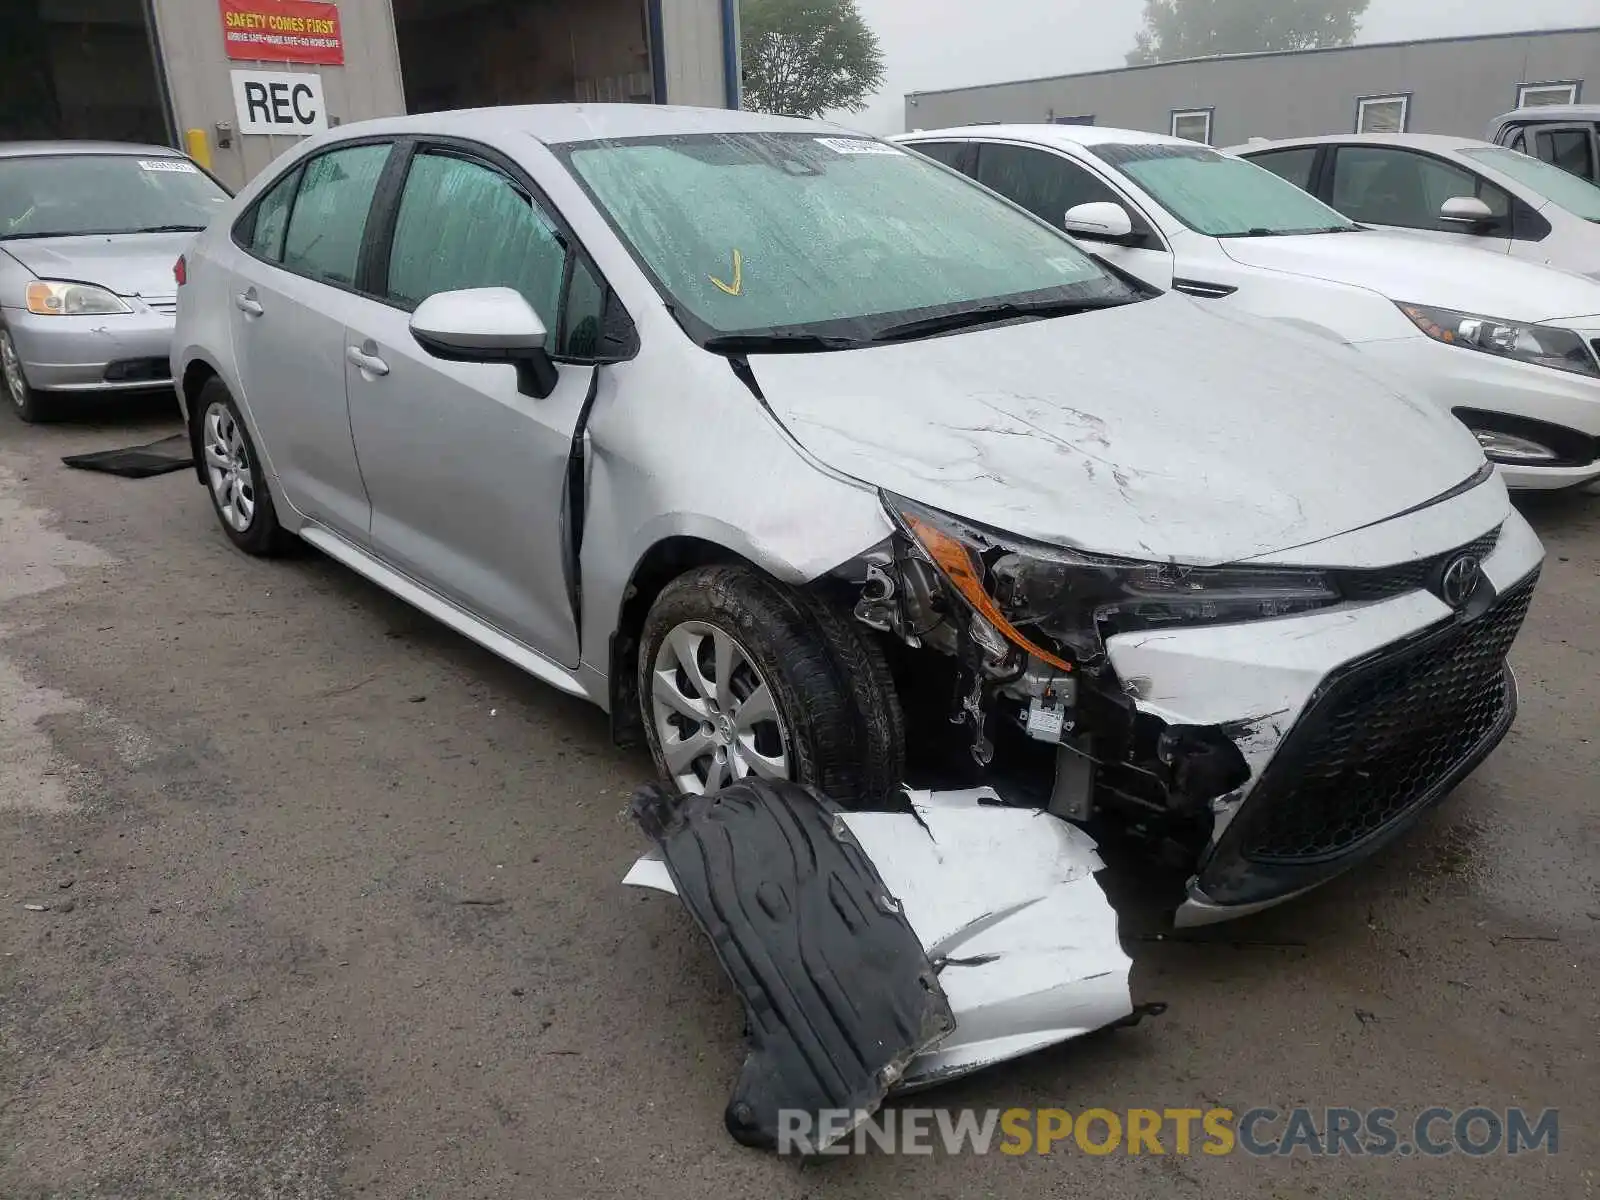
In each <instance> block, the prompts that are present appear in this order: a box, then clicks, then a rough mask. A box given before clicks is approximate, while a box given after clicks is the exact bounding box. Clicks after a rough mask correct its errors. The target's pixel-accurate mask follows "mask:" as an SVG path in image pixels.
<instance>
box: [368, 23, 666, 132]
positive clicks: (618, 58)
mask: <svg viewBox="0 0 1600 1200" xmlns="http://www.w3.org/2000/svg"><path fill="white" fill-rule="evenodd" d="M394 14H395V27H396V33H397V35H398V38H399V43H400V71H401V75H402V77H403V78H404V80H405V91H406V108H407V110H408V111H410V112H414V113H415V112H438V111H440V110H442V109H450V108H477V107H480V106H484V105H495V104H549V103H559V102H563V101H572V100H581V101H611V102H623V103H637V104H648V103H650V102H651V101H652V100H653V99H654V98H655V93H654V87H653V84H652V78H653V77H652V73H651V69H650V34H649V21H648V16H647V7H646V2H645V0H395V5H394Z"/></svg>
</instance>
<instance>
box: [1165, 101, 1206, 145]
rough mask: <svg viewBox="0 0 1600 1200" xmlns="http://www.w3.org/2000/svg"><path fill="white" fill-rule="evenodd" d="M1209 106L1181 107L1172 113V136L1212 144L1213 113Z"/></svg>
mask: <svg viewBox="0 0 1600 1200" xmlns="http://www.w3.org/2000/svg"><path fill="white" fill-rule="evenodd" d="M1213 111H1214V110H1213V109H1209V108H1191V109H1180V110H1177V111H1175V112H1173V114H1172V136H1173V137H1180V138H1185V139H1187V140H1188V141H1191V142H1199V143H1200V144H1201V145H1202V146H1209V145H1211V114H1212V112H1213Z"/></svg>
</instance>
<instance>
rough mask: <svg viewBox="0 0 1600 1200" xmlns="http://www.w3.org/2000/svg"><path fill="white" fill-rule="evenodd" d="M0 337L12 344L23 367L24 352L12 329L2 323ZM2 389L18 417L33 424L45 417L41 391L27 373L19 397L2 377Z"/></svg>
mask: <svg viewBox="0 0 1600 1200" xmlns="http://www.w3.org/2000/svg"><path fill="white" fill-rule="evenodd" d="M0 338H4V339H5V340H6V341H7V342H9V343H10V345H11V352H12V354H14V355H16V358H17V369H18V371H19V372H20V371H21V369H22V352H21V351H20V350H18V349H17V341H16V339H15V338H14V337H12V336H11V331H10V330H9V329H7V328H6V327H5V325H4V324H0ZM0 391H3V392H4V393H5V397H6V407H8V408H9V409H11V411H12V412H14V413H16V414H17V416H18V418H20V419H21V420H23V421H26V422H28V423H29V424H32V423H33V422H35V421H40V420H42V419H43V418H44V406H43V405H42V404H41V403H40V400H39V393H38V392H37V391H36V390H35V389H34V388H33V387H32V385H30V384H29V383H28V378H27V376H26V375H23V377H22V395H21V397H20V398H19V397H18V396H16V395H15V394H14V393H13V392H12V391H11V385H10V383H9V382H7V381H6V380H5V379H3V378H0Z"/></svg>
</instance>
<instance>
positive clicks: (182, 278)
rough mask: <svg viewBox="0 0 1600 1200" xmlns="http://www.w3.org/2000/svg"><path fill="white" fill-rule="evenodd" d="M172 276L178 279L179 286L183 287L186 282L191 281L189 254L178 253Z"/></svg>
mask: <svg viewBox="0 0 1600 1200" xmlns="http://www.w3.org/2000/svg"><path fill="white" fill-rule="evenodd" d="M172 277H173V278H174V279H176V280H177V281H178V286H179V287H182V286H183V285H184V284H186V283H188V282H189V262H188V256H187V255H183V254H180V255H178V261H177V262H175V263H173V264H172Z"/></svg>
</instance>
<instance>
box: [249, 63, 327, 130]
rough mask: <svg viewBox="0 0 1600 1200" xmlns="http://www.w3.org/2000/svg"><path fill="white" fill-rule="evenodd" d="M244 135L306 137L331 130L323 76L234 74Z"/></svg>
mask: <svg viewBox="0 0 1600 1200" xmlns="http://www.w3.org/2000/svg"><path fill="white" fill-rule="evenodd" d="M231 74H232V76H233V107H234V111H235V113H236V114H237V115H238V118H239V132H240V133H266V134H278V135H280V136H283V137H304V136H305V135H307V134H312V133H321V132H322V131H323V130H325V129H327V128H328V106H327V105H326V104H324V103H323V99H322V76H320V75H317V74H314V73H312V72H309V71H307V72H288V71H281V72H280V71H233V72H231Z"/></svg>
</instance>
